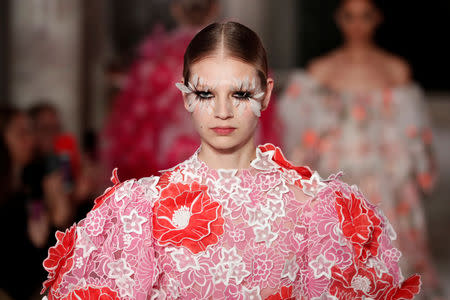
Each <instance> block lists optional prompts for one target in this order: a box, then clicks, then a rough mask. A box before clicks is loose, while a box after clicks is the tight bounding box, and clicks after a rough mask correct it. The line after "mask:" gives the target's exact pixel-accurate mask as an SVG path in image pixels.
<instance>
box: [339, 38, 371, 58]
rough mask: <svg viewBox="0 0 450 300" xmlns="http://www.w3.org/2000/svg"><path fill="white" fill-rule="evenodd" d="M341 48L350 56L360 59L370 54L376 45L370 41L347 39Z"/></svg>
mask: <svg viewBox="0 0 450 300" xmlns="http://www.w3.org/2000/svg"><path fill="white" fill-rule="evenodd" d="M342 49H343V50H344V51H345V53H346V54H347V55H348V56H349V57H350V58H354V59H361V58H365V57H367V56H368V55H369V54H371V53H372V51H373V50H374V49H376V46H375V44H374V43H373V42H372V41H351V42H350V41H349V42H347V43H345V44H344V46H343V47H342Z"/></svg>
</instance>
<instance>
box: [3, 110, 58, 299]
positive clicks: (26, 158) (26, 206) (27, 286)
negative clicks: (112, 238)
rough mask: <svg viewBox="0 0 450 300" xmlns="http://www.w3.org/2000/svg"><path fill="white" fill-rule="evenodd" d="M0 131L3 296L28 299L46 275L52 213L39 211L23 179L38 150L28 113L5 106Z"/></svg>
mask: <svg viewBox="0 0 450 300" xmlns="http://www.w3.org/2000/svg"><path fill="white" fill-rule="evenodd" d="M0 134H1V136H0V180H1V185H0V206H1V207H0V230H1V239H2V246H1V247H0V257H1V266H2V271H1V272H0V274H1V275H0V276H1V278H0V290H1V292H0V295H2V297H6V296H5V294H6V295H8V297H10V298H12V299H28V298H29V297H30V296H31V295H32V294H33V292H35V291H36V290H37V289H38V287H39V286H40V281H41V280H42V279H43V278H44V277H43V276H44V274H43V272H42V270H41V269H42V267H41V264H42V259H43V258H45V252H46V248H47V247H48V245H47V240H48V236H49V232H50V231H49V216H48V214H47V213H46V212H45V211H40V212H39V213H37V211H36V207H34V206H35V203H32V202H31V201H30V198H29V194H28V190H27V188H26V186H25V185H24V183H23V181H22V175H23V171H24V168H25V166H26V165H27V164H28V163H29V162H30V161H31V160H32V158H33V151H34V136H33V132H32V128H31V122H30V120H29V118H28V116H27V114H26V113H24V112H22V111H20V110H16V109H13V108H1V109H0ZM40 248H41V249H42V251H39V249H40ZM24 267H25V269H26V271H25V272H24ZM18 278H20V280H18Z"/></svg>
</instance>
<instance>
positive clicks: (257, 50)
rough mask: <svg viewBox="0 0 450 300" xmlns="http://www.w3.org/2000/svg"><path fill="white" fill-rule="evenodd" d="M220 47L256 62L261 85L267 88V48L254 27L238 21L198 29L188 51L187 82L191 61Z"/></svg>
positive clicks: (184, 72)
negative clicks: (251, 27)
mask: <svg viewBox="0 0 450 300" xmlns="http://www.w3.org/2000/svg"><path fill="white" fill-rule="evenodd" d="M217 50H219V51H224V53H225V55H227V56H230V57H233V58H236V59H239V60H242V61H243V62H245V63H248V64H251V65H253V66H254V67H255V68H256V70H257V72H258V77H259V79H260V81H261V87H262V88H263V89H265V88H266V83H267V72H268V70H267V69H268V66H267V54H266V50H265V49H264V46H263V45H262V42H261V40H260V38H259V37H258V35H257V34H256V33H255V32H254V31H253V30H251V29H250V28H248V27H246V26H244V25H242V24H240V23H237V22H226V23H213V24H210V25H208V26H206V27H205V28H203V29H202V30H201V31H200V32H199V33H197V35H196V36H195V37H194V38H193V39H192V41H191V42H190V43H189V46H188V47H187V49H186V52H185V54H184V66H183V78H184V82H185V84H187V82H188V81H189V77H190V67H191V65H192V64H193V63H195V62H196V61H199V60H201V59H203V58H205V57H207V56H209V55H212V54H214V52H216V51H217Z"/></svg>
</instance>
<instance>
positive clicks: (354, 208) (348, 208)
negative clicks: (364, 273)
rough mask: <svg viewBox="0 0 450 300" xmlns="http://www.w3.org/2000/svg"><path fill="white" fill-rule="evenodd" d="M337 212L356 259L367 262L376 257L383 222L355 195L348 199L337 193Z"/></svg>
mask: <svg viewBox="0 0 450 300" xmlns="http://www.w3.org/2000/svg"><path fill="white" fill-rule="evenodd" d="M335 193H336V195H337V197H336V203H335V206H336V211H337V214H338V217H339V221H340V223H341V227H342V232H343V234H344V236H345V237H346V238H347V239H348V240H349V241H350V242H351V243H352V245H353V249H354V251H355V257H356V258H358V259H359V260H360V261H362V262H365V261H366V260H367V258H369V256H371V255H372V256H376V255H377V254H378V248H379V246H380V243H379V238H380V235H381V233H382V228H381V220H380V218H378V217H377V216H376V215H375V212H374V211H373V210H372V209H370V208H369V207H368V206H367V204H366V203H365V202H364V201H363V200H361V199H360V198H357V197H356V196H355V195H354V194H353V193H352V194H351V198H346V197H345V196H344V195H343V194H342V193H341V192H335Z"/></svg>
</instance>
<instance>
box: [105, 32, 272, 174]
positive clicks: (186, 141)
mask: <svg viewBox="0 0 450 300" xmlns="http://www.w3.org/2000/svg"><path fill="white" fill-rule="evenodd" d="M196 32H197V31H196V30H192V29H184V28H183V29H177V30H175V31H173V32H170V33H167V32H164V31H163V30H161V29H159V30H156V31H155V32H154V33H153V34H152V35H151V36H149V37H148V38H147V39H146V40H145V41H144V43H143V44H142V46H141V48H140V57H139V58H138V59H137V61H136V62H135V64H134V65H133V66H132V67H131V69H130V71H129V73H128V76H127V83H126V85H125V87H124V88H123V89H122V91H121V92H120V93H119V95H118V97H117V99H116V100H115V102H114V104H113V107H112V110H111V113H110V116H109V117H108V119H107V121H106V125H105V127H104V129H103V130H102V133H101V140H102V143H101V152H102V155H101V157H102V159H103V160H104V164H105V165H106V166H107V168H108V169H113V168H115V167H117V168H119V169H120V173H121V177H122V178H126V179H130V178H140V177H144V176H149V175H151V174H156V173H157V172H158V170H164V169H167V168H169V167H172V166H174V165H175V164H177V163H179V162H180V161H184V160H185V159H187V158H189V156H190V155H191V154H192V153H193V152H194V151H195V150H196V149H197V147H198V145H199V143H200V139H199V137H198V134H197V132H196V131H195V128H194V126H193V123H192V121H191V120H190V115H189V113H188V112H186V109H185V108H184V104H183V98H182V95H181V93H180V91H179V90H178V89H177V88H176V87H175V83H176V82H179V81H180V80H181V76H182V75H181V74H182V66H183V55H184V52H185V50H186V47H187V45H188V44H189V42H190V40H191V39H192V38H193V37H194V35H195V34H196ZM275 108H276V107H275V106H274V105H272V106H269V108H268V109H267V110H266V111H264V112H263V114H262V117H261V122H260V126H259V129H258V131H257V133H256V140H257V142H258V143H266V142H271V143H278V142H279V132H280V130H279V122H278V121H277V114H276V112H275ZM130 145H133V147H130Z"/></svg>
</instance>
